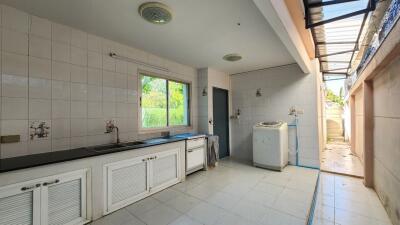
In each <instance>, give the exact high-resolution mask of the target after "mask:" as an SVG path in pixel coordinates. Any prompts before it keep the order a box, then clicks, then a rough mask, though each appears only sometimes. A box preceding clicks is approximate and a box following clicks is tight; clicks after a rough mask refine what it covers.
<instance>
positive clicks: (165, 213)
mask: <svg viewBox="0 0 400 225" xmlns="http://www.w3.org/2000/svg"><path fill="white" fill-rule="evenodd" d="M181 215H182V214H181V213H179V212H178V211H176V210H175V209H172V208H170V207H167V206H165V205H158V206H156V207H155V208H153V209H151V210H150V211H148V212H146V213H144V214H141V215H138V218H139V219H140V220H142V221H143V222H145V223H146V224H147V225H167V224H169V223H171V222H172V221H174V220H176V219H177V218H178V217H179V216H181Z"/></svg>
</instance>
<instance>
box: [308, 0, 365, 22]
mask: <svg viewBox="0 0 400 225" xmlns="http://www.w3.org/2000/svg"><path fill="white" fill-rule="evenodd" d="M330 1H332V0H323V1H322V2H330ZM367 5H368V0H355V1H349V2H344V3H340V4H332V5H326V6H323V7H322V17H321V20H328V19H332V18H334V17H338V16H342V15H345V14H349V13H352V12H355V11H359V10H363V9H365V8H367ZM315 11H317V9H315ZM321 20H319V21H321ZM319 21H315V22H319Z"/></svg>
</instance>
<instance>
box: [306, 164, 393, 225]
mask: <svg viewBox="0 0 400 225" xmlns="http://www.w3.org/2000/svg"><path fill="white" fill-rule="evenodd" d="M390 224H391V223H390V220H389V217H388V215H387V214H386V211H385V209H384V208H383V206H382V204H381V202H380V201H379V199H378V196H377V195H376V193H375V191H374V190H372V189H369V188H366V187H365V186H364V185H363V183H362V179H359V178H354V177H348V176H342V175H334V174H330V173H324V172H322V173H321V175H320V182H319V190H318V196H317V203H316V209H315V214H314V223H313V225H390Z"/></svg>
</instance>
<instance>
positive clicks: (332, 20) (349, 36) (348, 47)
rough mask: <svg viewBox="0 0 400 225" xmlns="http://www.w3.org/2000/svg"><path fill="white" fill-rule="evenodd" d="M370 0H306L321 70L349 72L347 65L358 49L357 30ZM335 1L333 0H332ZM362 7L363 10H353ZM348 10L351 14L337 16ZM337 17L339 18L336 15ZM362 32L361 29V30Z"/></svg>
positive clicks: (340, 72) (345, 13)
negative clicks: (356, 13) (355, 13)
mask: <svg viewBox="0 0 400 225" xmlns="http://www.w3.org/2000/svg"><path fill="white" fill-rule="evenodd" d="M370 1H373V0H348V1H346V0H343V1H334V0H307V1H305V2H307V3H306V4H308V5H305V8H306V10H308V16H309V17H308V24H309V25H310V24H311V25H312V26H311V27H312V28H311V29H312V34H313V38H314V42H315V44H316V52H317V57H319V59H320V62H321V71H322V72H329V74H330V73H338V74H341V75H343V73H348V72H349V69H348V68H349V65H351V61H354V58H355V57H354V55H355V54H356V53H357V51H358V46H359V44H358V41H359V40H360V36H362V35H360V32H362V31H363V23H364V20H365V18H366V13H367V10H368V9H369V8H368V6H369V4H370ZM333 3H334V4H333ZM362 10H365V11H364V12H363V13H359V14H358V15H354V14H352V13H354V12H358V11H362ZM348 14H351V16H350V17H345V18H340V17H341V16H345V15H348ZM337 17H339V19H338V18H337ZM363 33H364V32H363Z"/></svg>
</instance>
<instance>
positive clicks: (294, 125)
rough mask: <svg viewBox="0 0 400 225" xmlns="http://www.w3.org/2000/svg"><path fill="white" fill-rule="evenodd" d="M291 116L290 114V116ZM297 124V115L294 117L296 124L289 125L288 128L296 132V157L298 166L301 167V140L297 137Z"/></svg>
mask: <svg viewBox="0 0 400 225" xmlns="http://www.w3.org/2000/svg"><path fill="white" fill-rule="evenodd" d="M289 115H290V114H289ZM297 124H298V118H297V114H295V115H294V123H293V124H289V125H288V127H294V130H295V138H296V139H295V140H296V141H295V155H296V164H295V165H296V166H299V138H298V135H297Z"/></svg>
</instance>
